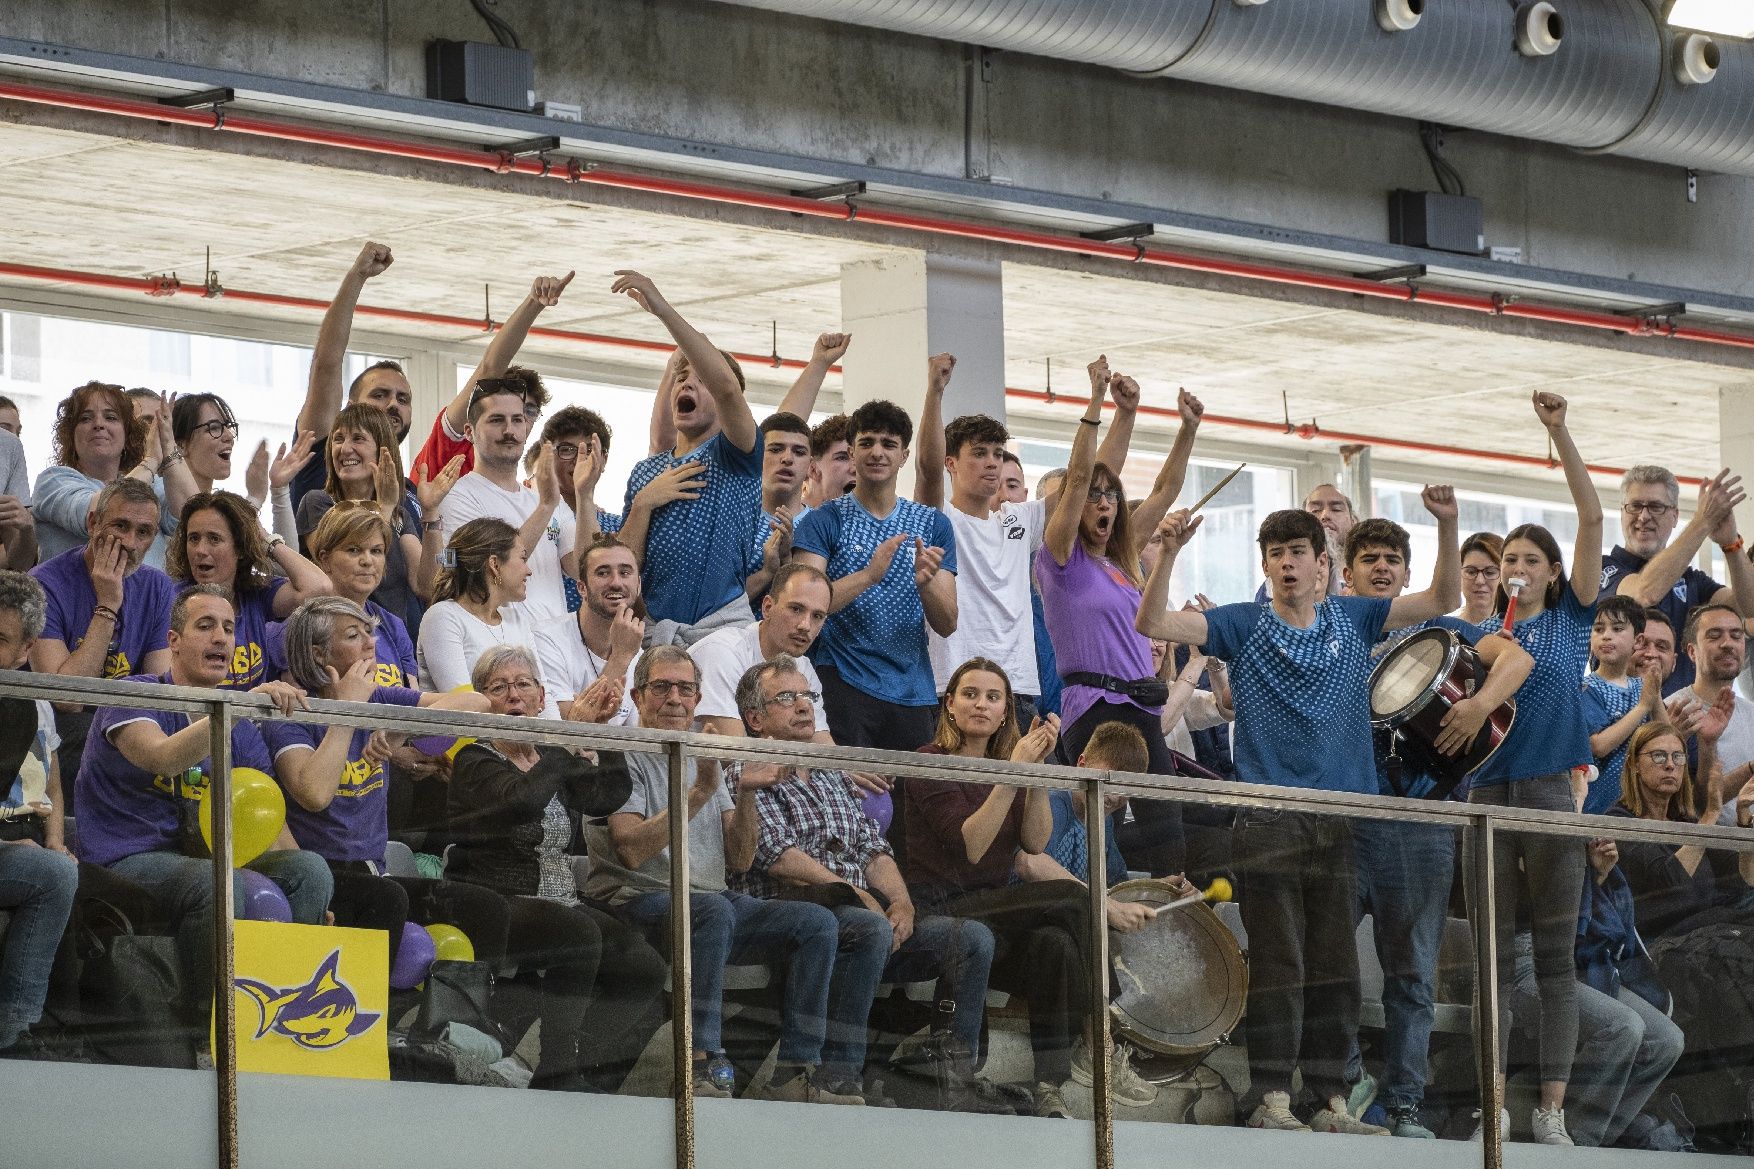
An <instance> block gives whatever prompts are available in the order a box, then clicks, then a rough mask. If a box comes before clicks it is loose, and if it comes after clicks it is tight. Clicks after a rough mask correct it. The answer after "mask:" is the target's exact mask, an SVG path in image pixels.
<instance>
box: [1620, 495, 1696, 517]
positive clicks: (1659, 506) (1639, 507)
mask: <svg viewBox="0 0 1754 1169" xmlns="http://www.w3.org/2000/svg"><path fill="white" fill-rule="evenodd" d="M1620 510H1621V511H1623V512H1625V513H1626V514H1627V515H1629V516H1635V515H1637V514H1639V513H1640V512H1643V513H1644V514H1645V515H1647V516H1649V517H1650V518H1651V519H1653V520H1660V519H1662V518H1663V517H1664V516H1666V515H1668V514H1669V513H1670V512H1672V511H1680V510H1681V509H1680V508H1678V507H1676V506H1674V505H1673V504H1669V503H1640V502H1638V501H1637V500H1633V501H1631V502H1628V503H1623V504H1621V505H1620Z"/></svg>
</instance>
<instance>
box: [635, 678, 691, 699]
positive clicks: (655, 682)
mask: <svg viewBox="0 0 1754 1169" xmlns="http://www.w3.org/2000/svg"><path fill="white" fill-rule="evenodd" d="M645 689H646V690H647V691H648V692H650V693H652V694H656V695H657V696H658V697H659V698H668V697H670V695H672V694H674V695H676V697H678V698H693V697H694V696H695V695H697V694H699V693H700V687H699V686H698V685H696V684H695V683H693V682H672V681H670V680H669V679H667V678H654V679H652V680H651V681H650V682H647V683H646V684H645Z"/></svg>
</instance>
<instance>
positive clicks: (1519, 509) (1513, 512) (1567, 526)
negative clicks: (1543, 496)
mask: <svg viewBox="0 0 1754 1169" xmlns="http://www.w3.org/2000/svg"><path fill="white" fill-rule="evenodd" d="M1372 489H1373V493H1374V496H1375V501H1376V506H1375V507H1374V508H1373V509H1372V514H1373V515H1377V516H1381V517H1382V518H1383V519H1387V520H1393V521H1395V523H1397V524H1400V525H1401V526H1402V527H1403V528H1406V529H1407V535H1408V537H1409V538H1410V540H1411V542H1412V545H1413V562H1412V564H1410V565H1409V566H1408V568H1409V571H1408V581H1407V588H1408V590H1409V591H1416V590H1419V589H1423V588H1425V587H1427V586H1428V585H1430V584H1431V569H1432V565H1433V564H1435V563H1436V561H1437V521H1436V520H1434V519H1432V518H1431V513H1430V512H1428V511H1426V510H1425V504H1424V503H1422V502H1420V499H1419V493H1420V490H1421V487H1420V485H1419V484H1417V483H1402V482H1397V481H1395V480H1392V479H1378V480H1376V481H1375V482H1374V483H1373V485H1372ZM1456 503H1457V505H1458V510H1459V512H1460V517H1461V525H1460V526H1461V538H1462V539H1463V540H1466V539H1467V538H1468V537H1469V536H1471V535H1473V534H1474V533H1475V532H1495V533H1497V534H1498V535H1500V536H1502V535H1504V534H1505V533H1506V532H1508V531H1510V530H1511V529H1512V528H1516V527H1520V526H1522V525H1523V524H1540V525H1541V526H1542V527H1544V528H1546V529H1547V530H1548V531H1549V532H1552V533H1553V538H1554V539H1555V540H1557V541H1558V542H1559V547H1560V550H1561V551H1563V552H1564V553H1565V559H1566V563H1567V567H1568V568H1569V565H1570V561H1571V555H1572V549H1573V547H1575V546H1576V544H1577V509H1576V508H1575V507H1573V506H1572V505H1571V504H1570V503H1569V502H1567V503H1558V502H1555V501H1548V500H1530V499H1518V498H1516V497H1515V496H1510V495H1495V494H1492V493H1489V492H1485V491H1463V490H1460V489H1458V490H1457V491H1456ZM1617 519H1618V517H1617V516H1616V515H1612V514H1611V515H1608V516H1607V517H1606V518H1605V521H1604V523H1603V526H1602V551H1603V552H1608V551H1610V550H1611V549H1612V548H1613V547H1614V544H1615V543H1616V542H1617V541H1618V540H1619V538H1620V527H1619V524H1618V523H1617Z"/></svg>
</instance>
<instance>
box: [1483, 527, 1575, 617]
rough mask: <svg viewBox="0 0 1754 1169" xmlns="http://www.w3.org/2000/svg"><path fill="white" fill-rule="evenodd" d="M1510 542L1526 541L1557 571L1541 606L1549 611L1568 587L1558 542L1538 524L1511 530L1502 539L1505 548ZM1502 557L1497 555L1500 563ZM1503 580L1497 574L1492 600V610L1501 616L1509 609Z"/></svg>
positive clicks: (1562, 556)
mask: <svg viewBox="0 0 1754 1169" xmlns="http://www.w3.org/2000/svg"><path fill="white" fill-rule="evenodd" d="M1512 540H1527V541H1528V542H1529V543H1531V544H1533V545H1534V546H1535V547H1536V549H1538V550H1539V551H1540V553H1541V555H1542V556H1545V557H1546V558H1547V561H1548V563H1550V564H1552V565H1553V567H1555V568H1557V569H1558V570H1559V572H1558V575H1556V576H1555V577H1554V578H1553V583H1552V584H1550V585H1548V586H1547V595H1546V598H1545V599H1544V600H1543V601H1542V606H1543V607H1544V608H1549V609H1550V608H1552V607H1553V606H1554V605H1557V604H1558V603H1559V598H1560V597H1561V596H1562V595H1564V593H1565V590H1566V589H1567V588H1569V587H1570V585H1569V582H1568V578H1567V577H1566V575H1565V553H1563V552H1561V551H1560V550H1559V541H1558V540H1555V539H1554V538H1553V533H1552V532H1549V531H1548V530H1547V529H1546V528H1543V527H1542V526H1541V525H1540V524H1523V525H1521V526H1519V527H1515V528H1512V529H1511V530H1510V532H1509V533H1508V534H1506V536H1505V537H1504V543H1505V546H1507V547H1508V546H1509V544H1510V542H1511V541H1512ZM1503 555H1504V554H1503V553H1502V552H1500V553H1499V557H1500V562H1501V563H1502V560H1503ZM1505 580H1506V576H1505V574H1504V572H1503V571H1500V572H1499V574H1498V592H1497V593H1496V594H1495V595H1494V596H1493V599H1492V608H1493V610H1494V611H1495V612H1497V613H1501V614H1502V613H1503V612H1504V611H1505V610H1506V609H1508V608H1509V607H1510V594H1509V593H1507V592H1505V591H1504V585H1505Z"/></svg>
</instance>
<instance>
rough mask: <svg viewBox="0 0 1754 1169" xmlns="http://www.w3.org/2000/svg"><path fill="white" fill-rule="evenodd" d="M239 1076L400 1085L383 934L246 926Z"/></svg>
mask: <svg viewBox="0 0 1754 1169" xmlns="http://www.w3.org/2000/svg"><path fill="white" fill-rule="evenodd" d="M235 973H236V977H235V981H234V983H233V1002H234V1004H235V1009H236V1011H237V1035H238V1069H239V1070H240V1071H246V1072H279V1073H282V1074H286V1075H294V1076H346V1077H350V1078H353V1079H359V1080H387V1079H389V1078H390V1056H389V1049H388V1046H387V1035H388V1028H387V1026H386V1024H385V1014H386V1012H387V1011H388V1009H389V980H390V945H389V938H388V937H387V936H386V935H385V934H384V932H383V931H382V930H355V929H340V928H337V927H333V926H314V925H290V924H285V923H282V922H273V921H240V922H238V923H237V960H236V971H235Z"/></svg>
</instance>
